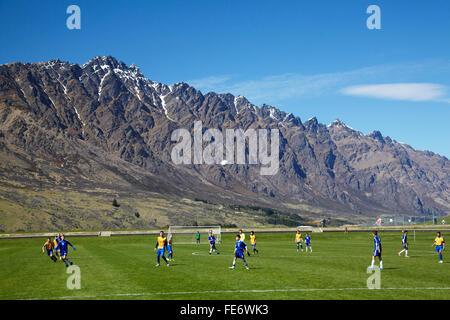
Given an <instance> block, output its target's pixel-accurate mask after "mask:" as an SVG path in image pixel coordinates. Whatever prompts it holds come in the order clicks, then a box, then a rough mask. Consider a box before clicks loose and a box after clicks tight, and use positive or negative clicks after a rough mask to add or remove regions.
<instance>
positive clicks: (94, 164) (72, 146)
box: [0, 57, 450, 216]
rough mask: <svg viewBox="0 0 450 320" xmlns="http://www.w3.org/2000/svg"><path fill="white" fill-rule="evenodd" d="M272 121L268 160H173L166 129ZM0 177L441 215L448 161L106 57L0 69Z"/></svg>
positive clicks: (338, 209)
mask: <svg viewBox="0 0 450 320" xmlns="http://www.w3.org/2000/svg"><path fill="white" fill-rule="evenodd" d="M198 120H200V121H202V125H203V128H217V129H219V130H225V129H227V128H240V129H243V130H247V129H249V128H274V129H275V128H276V129H279V130H280V169H279V172H278V173H277V174H276V175H275V176H262V175H260V167H259V165H230V166H228V167H222V166H218V165H175V164H173V162H172V161H171V157H170V154H171V150H172V148H173V146H174V145H175V142H172V141H171V133H172V132H173V131H174V130H175V129H177V128H187V129H189V130H192V129H193V125H194V122H195V121H198ZM0 157H1V166H0V179H1V180H0V183H1V184H2V185H8V186H13V185H15V184H17V183H20V184H21V185H26V186H30V187H37V188H40V189H43V190H45V189H49V188H55V187H58V188H67V189H70V190H80V191H83V190H84V189H86V188H94V187H95V188H107V189H108V190H114V191H115V192H118V193H119V192H130V191H131V192H132V191H133V190H136V191H138V190H139V191H148V192H156V193H159V194H164V195H173V196H174V197H175V198H183V197H184V198H191V199H193V198H202V199H209V200H212V201H216V202H220V203H231V204H242V205H243V204H256V205H259V206H263V207H273V208H279V209H283V210H290V211H292V212H296V213H300V214H301V213H306V214H310V215H315V214H317V213H318V212H320V213H321V215H322V216H323V215H325V216H342V215H345V216H374V215H379V214H385V213H389V214H407V215H432V214H436V213H439V214H448V213H450V192H449V184H450V162H449V161H448V159H446V158H445V157H441V156H439V155H436V154H434V153H431V152H428V151H417V150H414V149H413V148H411V147H410V146H407V145H404V144H401V143H398V142H396V141H395V140H392V139H391V138H389V137H383V136H382V135H381V133H379V132H378V131H374V132H372V133H370V134H368V135H364V134H362V133H361V132H358V131H356V130H354V129H352V128H350V127H348V126H347V125H345V124H344V123H342V122H341V121H339V120H336V121H335V122H333V123H332V124H330V125H328V126H325V125H323V124H320V123H318V121H317V119H315V118H313V119H310V120H308V121H306V122H305V123H302V121H301V120H300V118H298V117H295V116H293V115H292V114H286V113H284V112H282V111H280V110H278V109H276V108H274V107H272V106H268V105H262V106H260V107H257V106H255V105H253V104H251V103H250V102H249V101H248V100H247V99H246V98H245V97H242V96H239V97H234V96H233V95H231V94H216V93H213V92H210V93H207V94H202V93H201V92H200V91H198V90H196V89H195V88H193V87H190V86H189V85H188V84H186V83H177V84H174V85H171V86H167V85H165V84H161V83H157V82H153V81H151V80H149V79H146V78H145V77H144V76H143V75H142V73H141V72H140V70H139V69H138V68H137V67H136V66H134V65H131V66H127V65H125V64H124V63H123V62H118V61H117V60H116V59H115V58H113V57H95V58H94V59H92V60H90V61H89V62H87V63H86V64H84V65H82V66H79V65H77V64H69V63H67V62H62V61H59V60H53V61H49V62H43V63H33V64H23V63H12V64H7V65H2V66H0Z"/></svg>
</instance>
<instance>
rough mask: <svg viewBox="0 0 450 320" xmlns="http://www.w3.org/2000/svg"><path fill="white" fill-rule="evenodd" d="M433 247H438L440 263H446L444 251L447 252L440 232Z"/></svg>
mask: <svg viewBox="0 0 450 320" xmlns="http://www.w3.org/2000/svg"><path fill="white" fill-rule="evenodd" d="M433 246H436V252H437V254H438V255H439V263H444V261H442V251H444V250H445V241H444V238H443V237H442V235H441V233H440V232H438V233H437V234H436V238H435V239H434V243H433Z"/></svg>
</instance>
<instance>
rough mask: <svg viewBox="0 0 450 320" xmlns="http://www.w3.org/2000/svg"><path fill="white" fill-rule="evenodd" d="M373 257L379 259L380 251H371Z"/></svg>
mask: <svg viewBox="0 0 450 320" xmlns="http://www.w3.org/2000/svg"><path fill="white" fill-rule="evenodd" d="M373 256H374V257H380V258H381V249H380V252H378V250H377V249H375V250H373Z"/></svg>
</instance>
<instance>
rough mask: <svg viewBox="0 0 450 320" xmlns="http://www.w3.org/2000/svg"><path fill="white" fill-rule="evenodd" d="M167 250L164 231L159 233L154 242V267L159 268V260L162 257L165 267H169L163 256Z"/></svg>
mask: <svg viewBox="0 0 450 320" xmlns="http://www.w3.org/2000/svg"><path fill="white" fill-rule="evenodd" d="M166 248H167V238H166V237H165V236H164V231H160V232H159V237H158V239H157V240H156V246H155V249H154V250H153V251H156V261H157V264H156V266H157V267H159V262H160V258H161V257H162V258H163V260H164V261H165V262H166V265H167V266H169V262H168V261H167V259H166V257H165V256H164V252H165V251H166Z"/></svg>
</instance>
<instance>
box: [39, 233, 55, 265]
mask: <svg viewBox="0 0 450 320" xmlns="http://www.w3.org/2000/svg"><path fill="white" fill-rule="evenodd" d="M44 248H45V250H47V255H48V256H49V257H50V259H52V260H53V262H56V261H57V260H58V259H57V258H56V257H55V256H54V255H53V248H54V247H53V242H52V241H51V240H50V238H47V241H46V242H45V243H44V245H43V246H42V253H44Z"/></svg>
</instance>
